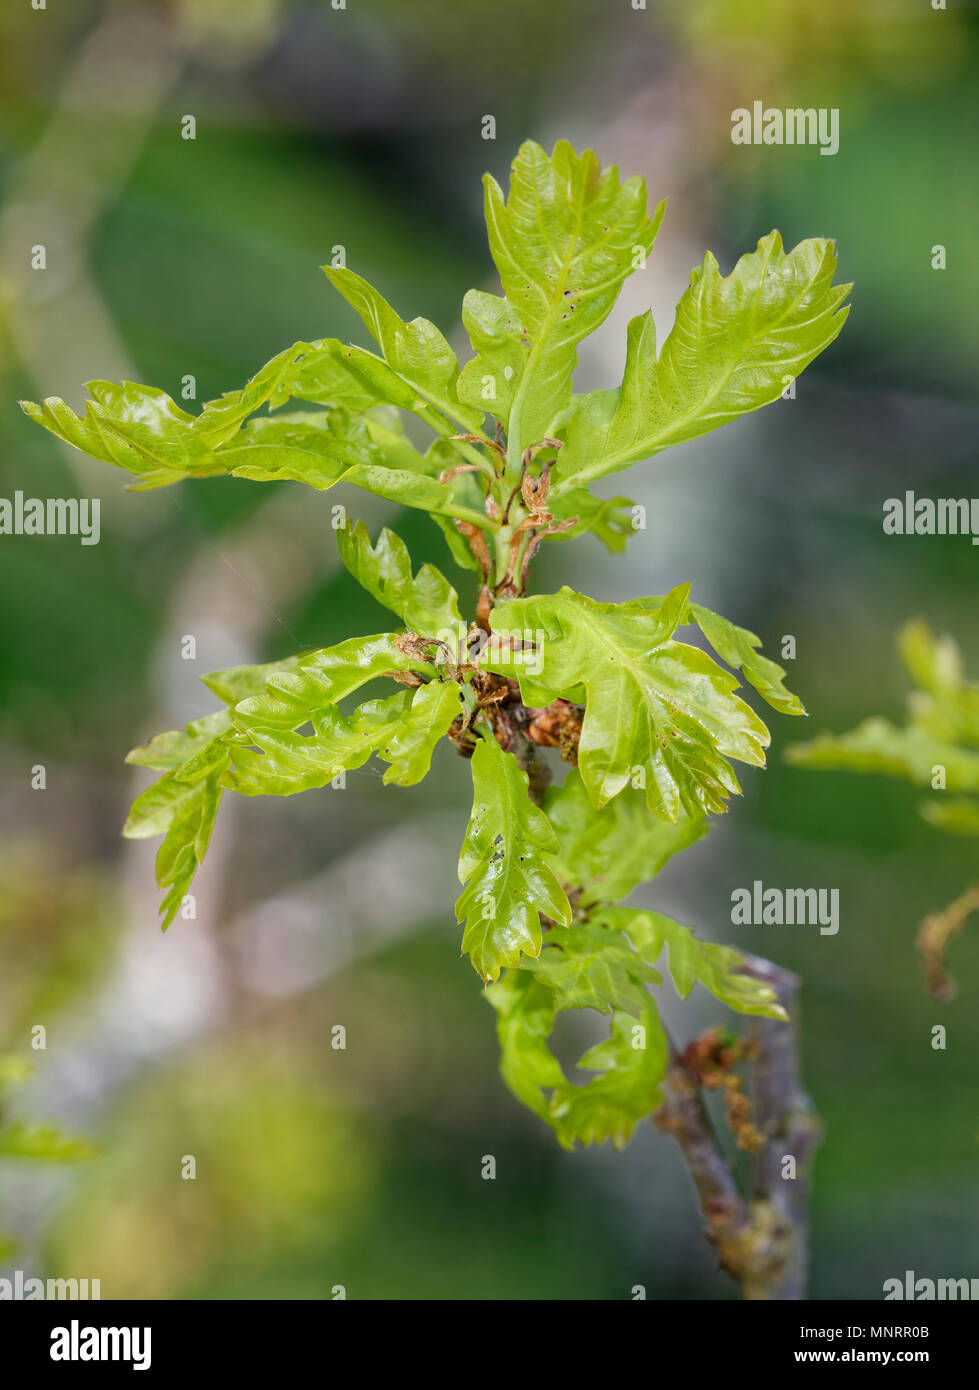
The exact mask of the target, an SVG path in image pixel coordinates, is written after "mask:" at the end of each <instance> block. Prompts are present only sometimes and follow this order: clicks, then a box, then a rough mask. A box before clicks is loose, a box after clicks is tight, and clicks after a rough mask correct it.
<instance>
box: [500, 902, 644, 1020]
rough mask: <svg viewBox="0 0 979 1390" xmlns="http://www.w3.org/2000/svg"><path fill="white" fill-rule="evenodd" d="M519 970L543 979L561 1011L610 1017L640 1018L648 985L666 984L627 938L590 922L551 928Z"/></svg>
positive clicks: (521, 963) (523, 961)
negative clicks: (584, 1011)
mask: <svg viewBox="0 0 979 1390" xmlns="http://www.w3.org/2000/svg"><path fill="white" fill-rule="evenodd" d="M520 968H521V969H522V970H530V971H532V972H533V973H534V974H535V975H536V976H537V977H538V978H539V979H541V980H543V982H544V983H545V984H546V985H547V987H548V988H549V989H550V990H551V991H552V992H553V994H554V1004H555V1007H556V1008H558V1009H562V1010H563V1009H597V1010H598V1012H599V1013H602V1014H608V1013H612V1011H613V1010H615V1009H618V1010H619V1011H620V1012H622V1013H629V1014H635V1015H636V1016H637V1017H638V1016H639V1015H640V1014H641V1012H642V1009H643V1001H644V1000H645V998H646V989H645V986H646V985H647V984H656V985H658V984H662V980H661V978H660V976H659V973H658V972H657V971H656V970H654V969H653V968H652V967H651V966H649V965H647V964H646V962H645V961H644V960H643V959H642V957H641V956H639V955H637V954H636V952H635V951H634V950H633V949H632V947H631V946H630V945H629V943H628V941H627V940H626V938H625V937H624V936H622V935H617V934H616V933H615V932H613V931H609V929H608V928H607V927H602V926H596V925H594V924H592V923H580V924H577V925H575V926H571V927H551V928H550V930H549V931H548V933H547V939H546V941H545V943H544V948H543V950H542V951H541V953H540V955H539V956H538V957H537V959H536V960H522V961H521V962H520Z"/></svg>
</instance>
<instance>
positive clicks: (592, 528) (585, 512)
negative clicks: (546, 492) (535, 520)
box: [544, 487, 635, 555]
mask: <svg viewBox="0 0 979 1390" xmlns="http://www.w3.org/2000/svg"><path fill="white" fill-rule="evenodd" d="M634 505H635V504H634V503H633V502H632V501H631V500H630V499H629V498H628V497H609V498H606V497H594V496H593V495H592V494H591V493H590V492H589V491H588V489H587V488H585V487H579V488H575V489H574V490H573V491H572V492H568V493H565V494H564V496H562V497H558V498H556V499H555V500H554V501H553V502H551V501H550V499H548V507H549V510H550V512H551V514H552V516H554V517H555V518H556V520H558V521H565V520H569V521H570V520H571V519H572V518H574V519H575V524H574V525H573V526H570V527H569V528H568V529H567V530H566V531H556V532H555V533H554V534H553V535H550V536H545V538H544V539H545V540H547V541H548V542H551V541H573V540H575V539H576V538H577V537H578V536H584V535H587V534H588V533H589V532H591V534H592V535H594V536H595V537H596V539H597V540H600V541H601V542H602V544H603V545H604V546H605V548H606V549H607V550H610V551H611V552H612V554H613V555H622V554H624V552H625V548H626V545H627V543H628V541H629V538H630V537H631V536H634V535H635V530H634V528H633V525H632V512H631V508H632V507H633V506H634ZM626 508H629V509H630V510H628V511H627V510H625V509H626Z"/></svg>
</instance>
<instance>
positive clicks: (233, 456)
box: [215, 408, 490, 529]
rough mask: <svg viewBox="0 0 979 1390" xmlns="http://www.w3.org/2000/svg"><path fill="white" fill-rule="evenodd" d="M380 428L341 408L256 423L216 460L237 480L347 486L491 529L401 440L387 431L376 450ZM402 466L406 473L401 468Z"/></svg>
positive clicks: (323, 489)
mask: <svg viewBox="0 0 979 1390" xmlns="http://www.w3.org/2000/svg"><path fill="white" fill-rule="evenodd" d="M381 428H382V427H380V426H379V425H378V424H377V423H376V422H372V421H369V420H366V419H364V418H361V417H359V416H353V415H351V414H350V413H349V412H348V411H346V410H342V409H340V408H337V409H335V410H329V411H326V412H322V413H305V414H302V413H298V414H280V415H275V416H267V417H259V418H258V419H255V420H251V421H250V422H249V423H248V424H247V425H246V426H245V428H244V429H243V430H241V431H240V432H239V433H238V435H237V436H236V437H235V440H234V441H233V442H232V443H231V444H228V445H225V446H224V448H222V449H221V450H219V452H218V453H217V454H216V455H215V458H216V459H217V460H218V461H219V462H220V463H222V465H223V467H224V470H225V471H226V472H229V473H231V474H233V475H234V477H236V478H248V479H251V480H252V481H253V482H279V481H287V482H288V481H292V482H300V483H305V484H306V485H307V486H309V487H312V488H315V489H316V491H318V492H327V491H329V489H330V488H332V487H335V486H336V484H337V483H341V482H346V483H353V484H354V485H355V486H356V487H360V488H363V490H364V491H365V492H370V493H373V494H374V495H375V496H376V497H384V498H386V499H387V500H388V501H390V502H399V503H401V505H402V506H405V507H417V508H419V509H420V510H422V511H427V512H436V513H442V514H444V515H446V516H452V517H458V518H459V519H460V520H464V521H468V522H470V523H471V524H472V525H473V526H478V527H480V528H483V529H486V528H488V527H489V525H490V523H489V519H488V518H487V516H486V514H485V512H481V511H477V510H476V509H475V508H474V507H471V506H465V505H463V504H462V503H460V502H459V501H458V500H457V490H456V489H454V488H452V487H451V486H449V485H447V484H444V483H440V482H439V481H438V479H437V478H433V477H431V476H430V475H429V474H428V473H427V472H426V470H425V467H424V459H423V457H422V456H421V455H419V454H418V453H417V452H416V451H415V450H414V449H413V448H412V447H411V445H410V444H408V443H407V442H406V441H405V440H404V439H402V438H397V439H392V438H391V436H390V432H388V437H387V439H385V440H384V442H383V444H382V443H378V442H377V441H376V438H375V436H376V435H377V434H378V433H379V431H380V430H381ZM406 462H408V463H409V464H410V466H408V467H405V466H404V464H405V463H406ZM399 464H400V465H401V466H397V465H399Z"/></svg>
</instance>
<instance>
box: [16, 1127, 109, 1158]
mask: <svg viewBox="0 0 979 1390" xmlns="http://www.w3.org/2000/svg"><path fill="white" fill-rule="evenodd" d="M95 1154H96V1148H95V1145H94V1144H93V1143H91V1141H90V1140H88V1139H82V1138H78V1137H75V1136H72V1135H68V1134H64V1133H62V1131H61V1130H60V1129H58V1128H56V1126H54V1125H28V1124H23V1123H21V1122H20V1121H16V1122H14V1123H13V1124H10V1125H7V1126H6V1127H5V1128H3V1129H0V1158H33V1159H45V1160H48V1161H50V1162H53V1163H78V1162H81V1161H83V1160H84V1159H88V1158H94V1157H95Z"/></svg>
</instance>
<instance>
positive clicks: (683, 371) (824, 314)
mask: <svg viewBox="0 0 979 1390" xmlns="http://www.w3.org/2000/svg"><path fill="white" fill-rule="evenodd" d="M835 269H836V252H835V249H834V247H833V243H832V242H831V241H826V240H824V239H822V238H816V239H812V240H809V241H802V242H800V243H799V245H798V246H796V247H795V248H794V250H792V251H790V252H789V253H788V254H786V253H785V252H784V250H783V249H782V240H781V237H780V236H779V233H778V232H777V231H774V232H770V233H769V234H768V236H765V237H762V238H761V240H760V241H759V243H758V249H757V251H752V252H750V253H749V254H748V255H745V256H742V257H741V259H740V260H739V261H738V263H737V265H736V266H735V267H734V270H733V271H732V272H731V274H730V275H728V276H726V277H724V276H722V275H721V274H720V272H719V270H718V266H717V261H716V260H715V259H714V257H713V256H712V255H711V254H710V253H709V252H708V254H707V256H706V257H705V258H704V263H703V265H702V266H698V267H697V268H696V269H695V270H694V271H693V272H692V274H691V276H690V286H689V288H688V289H687V291H686V293H685V294H684V296H683V298H682V299H681V300H680V303H679V305H678V306H677V311H676V321H675V323H674V325H673V330H672V332H671V333H670V336H669V337H668V338H667V340H666V343H665V344H664V346H663V351H662V352H661V353H660V355H659V357H657V355H656V329H655V326H654V324H653V320H652V316H651V315H650V314H648V313H647V314H643V315H640V316H639V317H638V318H634V319H633V320H632V322H631V323H630V324H629V330H628V344H627V351H626V367H625V375H624V378H623V381H622V385H621V386H619V387H616V388H615V389H614V390H599V391H591V392H589V393H588V394H587V395H585V396H582V397H580V398H579V399H578V401H577V403H576V406H575V409H574V411H573V413H572V416H571V419H570V420H569V422H568V424H567V440H566V444H565V447H564V449H563V450H562V452H561V458H560V461H559V465H558V468H557V470H556V475H555V478H554V480H553V486H552V494H553V495H554V496H559V495H560V494H561V493H563V492H566V491H568V490H570V489H572V488H578V487H581V486H582V484H584V483H587V482H589V481H590V480H592V479H594V478H602V477H605V476H606V475H607V474H609V473H617V472H618V471H619V470H620V469H622V468H627V467H628V466H629V465H630V464H633V463H637V462H638V461H639V460H641V459H647V458H650V457H651V456H652V455H653V454H656V453H659V451H660V450H662V449H666V448H668V447H669V446H670V445H672V444H679V443H682V442H683V441H684V440H688V439H696V438H697V437H698V436H699V435H702V434H707V433H708V432H709V431H710V430H714V429H717V428H718V427H719V426H721V425H725V424H727V423H728V422H729V421H731V420H735V419H737V418H738V416H740V415H744V414H745V413H746V412H748V411H751V410H757V409H759V408H760V407H761V406H763V405H768V404H769V403H771V402H772V401H775V400H777V399H778V398H779V396H780V395H781V393H782V392H783V391H784V389H785V382H786V379H787V378H795V377H797V376H798V375H799V373H800V372H802V370H803V369H804V368H805V367H807V366H808V365H809V363H810V362H811V361H812V360H813V358H814V357H817V356H818V355H819V353H821V352H822V351H823V350H824V348H827V347H828V346H829V344H830V343H831V342H832V341H833V340H834V338H836V336H837V334H838V333H839V332H840V330H841V328H842V327H843V324H844V322H845V320H846V316H847V314H848V312H849V310H848V309H847V308H842V307H841V306H842V304H843V300H844V299H845V298H846V296H847V294H848V293H849V291H850V289H851V286H850V285H834V284H833V274H834V271H835Z"/></svg>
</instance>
